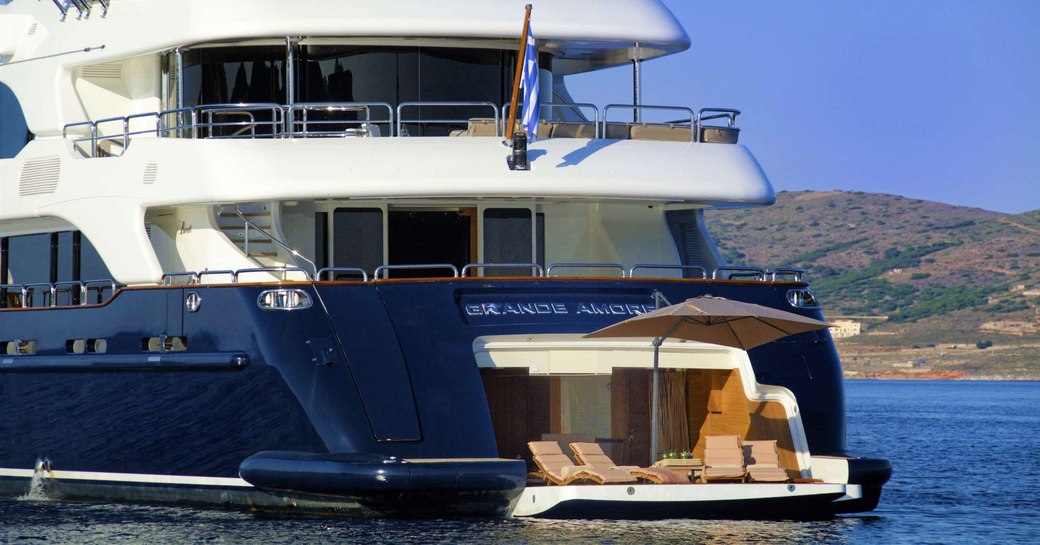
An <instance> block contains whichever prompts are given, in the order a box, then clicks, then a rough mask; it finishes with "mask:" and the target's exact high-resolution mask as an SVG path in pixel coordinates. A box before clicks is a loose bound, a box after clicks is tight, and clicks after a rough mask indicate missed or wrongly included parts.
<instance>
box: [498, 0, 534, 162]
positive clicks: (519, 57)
mask: <svg viewBox="0 0 1040 545" xmlns="http://www.w3.org/2000/svg"><path fill="white" fill-rule="evenodd" d="M530 24H531V4H527V5H526V6H524V31H523V33H522V34H520V49H519V50H518V51H517V52H516V72H515V73H514V74H513V98H512V100H510V102H509V123H508V124H506V127H505V130H504V131H502V132H503V134H504V135H505V137H506V141H508V142H509V145H512V142H513V138H512V136H513V126H514V125H515V124H516V103H517V99H518V98H519V95H520V75H521V74H522V73H523V69H524V61H525V60H527V59H526V58H525V57H526V53H527V28H528V25H530Z"/></svg>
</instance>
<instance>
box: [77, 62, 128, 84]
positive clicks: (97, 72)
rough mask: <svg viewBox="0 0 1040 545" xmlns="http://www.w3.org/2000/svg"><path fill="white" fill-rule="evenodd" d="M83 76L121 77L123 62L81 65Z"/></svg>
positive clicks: (90, 77)
mask: <svg viewBox="0 0 1040 545" xmlns="http://www.w3.org/2000/svg"><path fill="white" fill-rule="evenodd" d="M83 77H84V78H87V79H95V80H96V79H122V77H123V64H122V63H117V62H110V63H104V64H91V65H88V66H84V67H83Z"/></svg>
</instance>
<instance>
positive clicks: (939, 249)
mask: <svg viewBox="0 0 1040 545" xmlns="http://www.w3.org/2000/svg"><path fill="white" fill-rule="evenodd" d="M707 223H708V230H709V232H710V233H711V234H712V236H713V237H714V238H715V240H716V242H717V243H718V245H719V248H720V250H721V251H722V253H723V255H724V257H725V258H726V259H727V260H728V261H729V263H730V264H731V265H755V266H762V267H769V268H775V267H801V268H805V269H807V271H808V273H807V276H806V278H807V279H808V281H809V282H811V283H812V286H813V291H814V292H815V293H816V295H817V297H818V298H819V299H820V300H821V302H822V303H823V305H824V310H825V313H826V315H827V316H828V317H829V318H831V319H834V318H836V317H840V316H872V317H876V318H873V319H866V320H863V322H864V326H865V327H866V333H867V335H862V336H861V338H858V339H857V340H856V341H854V342H861V343H869V342H882V341H880V340H878V339H877V338H875V339H874V340H873V341H872V340H871V334H874V336H875V337H878V336H880V337H884V336H885V335H886V334H887V335H894V334H897V333H898V336H899V341H898V342H902V343H908V344H909V343H913V344H922V345H923V344H926V343H938V342H961V343H964V342H968V341H970V342H972V343H974V342H976V341H977V340H978V341H982V340H984V339H989V338H992V337H996V338H998V339H1002V338H1005V337H1006V338H1008V339H1020V338H1023V337H1030V336H1032V339H1033V340H1037V339H1040V334H1037V333H1031V332H1030V331H1032V328H1033V327H1035V326H1040V323H1038V318H1040V314H1038V309H1040V210H1036V211H1033V212H1027V213H1024V214H1017V215H1010V214H1003V213H999V212H989V211H986V210H981V209H978V208H967V207H961V206H951V205H947V204H942V203H937V202H929V201H921V200H915V199H908V198H905V197H900V196H896V195H883V194H872V193H863V192H844V191H832V192H813V191H805V192H781V193H780V194H778V195H777V203H776V204H775V205H774V206H771V207H768V208H757V209H742V210H720V211H712V212H709V213H708V215H707ZM994 322H1002V323H1005V324H1007V323H1011V322H1014V323H1020V324H1027V325H1026V326H1025V334H1024V335H1017V334H1015V333H1016V332H1015V330H1014V327H1021V326H1008V327H1010V328H1011V329H1007V328H1003V329H1002V326H999V325H998V326H993V325H992V324H993V323H994ZM987 323H990V324H991V325H987V326H984V324H987ZM1028 324H1033V325H1028ZM884 342H889V343H891V342H896V341H895V340H893V339H887V340H885V341H884Z"/></svg>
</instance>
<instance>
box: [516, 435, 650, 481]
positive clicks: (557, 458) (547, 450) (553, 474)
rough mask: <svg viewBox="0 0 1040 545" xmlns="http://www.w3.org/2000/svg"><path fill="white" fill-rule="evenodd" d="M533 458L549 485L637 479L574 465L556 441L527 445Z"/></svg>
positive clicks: (609, 470) (619, 472)
mask: <svg viewBox="0 0 1040 545" xmlns="http://www.w3.org/2000/svg"><path fill="white" fill-rule="evenodd" d="M527 446H528V448H530V449H531V456H532V459H533V460H534V463H535V465H536V466H538V469H539V471H540V472H541V475H543V476H544V478H545V481H546V482H547V483H549V484H557V485H566V484H573V483H576V482H593V483H597V484H613V483H634V482H636V478H635V477H633V476H632V475H630V474H629V473H628V472H625V471H620V470H615V469H611V468H603V467H593V466H589V465H574V462H572V461H571V459H570V457H568V456H567V455H566V454H564V452H563V449H561V448H560V445H559V444H558V443H557V442H556V441H531V442H530V443H527Z"/></svg>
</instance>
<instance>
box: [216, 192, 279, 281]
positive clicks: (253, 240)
mask: <svg viewBox="0 0 1040 545" xmlns="http://www.w3.org/2000/svg"><path fill="white" fill-rule="evenodd" d="M274 206H275V205H274V203H271V202H251V203H241V204H239V205H238V209H239V210H240V211H241V212H242V215H243V216H245V217H247V218H249V221H251V222H253V223H254V224H255V225H256V226H257V227H259V228H261V229H263V230H264V231H266V232H268V233H271V234H272V235H274V236H278V234H277V229H276V226H275V220H274ZM217 225H219V226H220V230H221V231H222V232H223V233H224V236H226V237H227V238H228V240H230V241H231V242H232V243H234V244H235V246H238V248H239V249H240V250H242V253H244V254H245V255H246V256H247V257H250V258H252V259H253V260H255V261H256V262H257V263H259V264H260V265H261V266H264V267H277V266H281V265H282V264H283V261H282V260H281V259H280V258H279V256H278V245H277V244H275V243H274V242H273V241H272V240H271V239H270V238H268V237H267V236H265V235H264V234H263V233H261V232H260V231H258V230H257V229H255V228H254V227H253V226H251V225H248V224H247V223H245V222H243V221H242V218H240V217H238V215H237V214H236V213H235V210H234V207H222V208H218V209H217Z"/></svg>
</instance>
